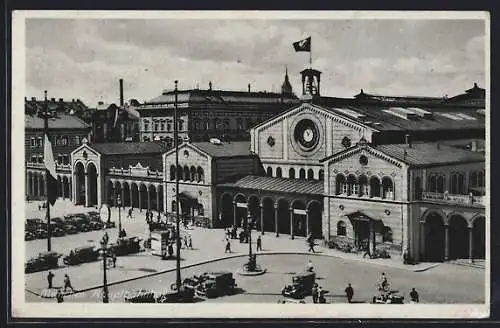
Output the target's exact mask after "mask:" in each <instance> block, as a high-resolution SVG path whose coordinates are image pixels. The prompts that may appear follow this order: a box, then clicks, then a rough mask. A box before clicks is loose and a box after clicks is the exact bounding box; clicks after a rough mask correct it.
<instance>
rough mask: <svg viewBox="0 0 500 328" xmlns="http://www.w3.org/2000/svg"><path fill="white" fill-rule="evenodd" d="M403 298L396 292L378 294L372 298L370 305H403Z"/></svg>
mask: <svg viewBox="0 0 500 328" xmlns="http://www.w3.org/2000/svg"><path fill="white" fill-rule="evenodd" d="M403 300H404V296H403V295H401V294H400V293H399V292H398V291H397V290H391V291H388V292H379V294H377V295H375V296H373V299H372V304H403Z"/></svg>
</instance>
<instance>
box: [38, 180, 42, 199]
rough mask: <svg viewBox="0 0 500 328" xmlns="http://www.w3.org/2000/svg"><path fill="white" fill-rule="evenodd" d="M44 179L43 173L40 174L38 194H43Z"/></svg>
mask: <svg viewBox="0 0 500 328" xmlns="http://www.w3.org/2000/svg"><path fill="white" fill-rule="evenodd" d="M42 180H43V177H42V176H41V175H39V176H38V196H42Z"/></svg>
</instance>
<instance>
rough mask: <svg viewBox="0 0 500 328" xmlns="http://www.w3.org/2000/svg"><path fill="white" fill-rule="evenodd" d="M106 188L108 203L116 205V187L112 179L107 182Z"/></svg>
mask: <svg viewBox="0 0 500 328" xmlns="http://www.w3.org/2000/svg"><path fill="white" fill-rule="evenodd" d="M106 190H107V193H106V194H107V197H106V199H107V203H108V205H109V206H114V205H115V188H114V186H113V182H112V181H108V183H107V184H106Z"/></svg>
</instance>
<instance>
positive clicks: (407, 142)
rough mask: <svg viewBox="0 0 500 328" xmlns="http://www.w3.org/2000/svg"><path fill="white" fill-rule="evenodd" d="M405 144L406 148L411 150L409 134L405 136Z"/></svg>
mask: <svg viewBox="0 0 500 328" xmlns="http://www.w3.org/2000/svg"><path fill="white" fill-rule="evenodd" d="M405 143H406V144H407V145H408V148H411V146H412V145H411V138H410V135H409V134H405Z"/></svg>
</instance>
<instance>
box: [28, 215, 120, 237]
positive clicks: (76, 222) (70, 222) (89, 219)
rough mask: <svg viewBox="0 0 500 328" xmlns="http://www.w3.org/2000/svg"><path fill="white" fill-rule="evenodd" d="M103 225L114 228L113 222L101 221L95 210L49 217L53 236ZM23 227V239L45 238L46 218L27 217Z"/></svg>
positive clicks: (95, 228)
mask: <svg viewBox="0 0 500 328" xmlns="http://www.w3.org/2000/svg"><path fill="white" fill-rule="evenodd" d="M104 227H106V228H114V227H115V223H114V222H104V221H102V220H101V216H100V215H99V212H95V211H91V212H88V213H77V214H69V215H65V216H64V217H62V218H61V217H54V218H50V231H51V236H53V237H62V236H66V235H73V234H77V233H80V232H88V231H93V230H102V229H103V228H104ZM24 228H25V229H24V240H33V239H43V238H47V234H48V224H47V220H42V219H27V220H26V222H25V226H24Z"/></svg>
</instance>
